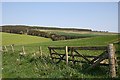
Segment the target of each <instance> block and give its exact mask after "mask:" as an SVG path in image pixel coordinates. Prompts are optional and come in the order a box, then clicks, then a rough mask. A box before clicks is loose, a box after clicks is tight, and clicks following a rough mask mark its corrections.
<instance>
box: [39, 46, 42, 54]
mask: <svg viewBox="0 0 120 80" xmlns="http://www.w3.org/2000/svg"><path fill="white" fill-rule="evenodd" d="M39 53H40V56H42V48H41V46H39Z"/></svg>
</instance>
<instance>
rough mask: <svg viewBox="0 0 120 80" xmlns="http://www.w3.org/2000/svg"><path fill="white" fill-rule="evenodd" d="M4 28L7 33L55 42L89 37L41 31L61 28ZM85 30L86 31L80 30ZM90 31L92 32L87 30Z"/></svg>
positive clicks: (20, 26) (3, 30)
mask: <svg viewBox="0 0 120 80" xmlns="http://www.w3.org/2000/svg"><path fill="white" fill-rule="evenodd" d="M0 28H2V32H7V33H15V34H27V35H32V36H40V37H45V38H51V39H52V40H53V41H57V40H67V39H76V38H85V37H89V36H70V35H58V34H55V33H54V34H53V33H49V32H44V31H40V30H41V29H44V30H45V29H54V30H56V29H59V28H48V27H47V28H46V27H44V28H43V27H30V26H22V25H17V26H11V25H10V26H0ZM60 29H61V30H63V29H64V30H70V29H66V28H63V29H62V28H60ZM72 30H77V29H72ZM79 30H83V31H85V30H84V29H78V31H79ZM86 31H90V30H86Z"/></svg>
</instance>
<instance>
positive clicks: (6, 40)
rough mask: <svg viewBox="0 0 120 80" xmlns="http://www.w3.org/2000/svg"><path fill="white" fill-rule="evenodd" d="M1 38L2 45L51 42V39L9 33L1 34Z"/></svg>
mask: <svg viewBox="0 0 120 80" xmlns="http://www.w3.org/2000/svg"><path fill="white" fill-rule="evenodd" d="M0 35H1V36H2V45H10V44H15V45H21V44H31V43H41V42H47V41H51V39H48V38H43V37H36V36H30V35H21V34H12V33H11V34H10V33H1V32H0Z"/></svg>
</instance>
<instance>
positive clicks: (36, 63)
mask: <svg viewBox="0 0 120 80" xmlns="http://www.w3.org/2000/svg"><path fill="white" fill-rule="evenodd" d="M0 34H2V35H3V37H2V43H3V45H10V44H14V49H15V52H14V53H13V52H12V51H11V47H10V46H7V48H8V50H9V52H3V55H2V56H3V59H2V62H3V66H2V67H3V68H2V76H3V78H108V77H109V76H108V67H96V68H95V69H94V70H91V71H89V72H85V71H84V70H83V69H84V67H85V66H87V65H86V64H83V65H82V64H79V63H78V64H75V65H72V63H69V65H65V62H64V61H62V62H60V63H59V64H55V63H53V62H52V60H51V59H50V56H49V50H48V46H107V45H108V44H110V43H113V42H115V41H118V36H117V35H104V36H95V37H90V38H83V39H72V40H62V41H51V40H50V39H47V38H42V37H35V36H29V35H19V34H9V33H0ZM22 46H24V47H25V51H26V53H27V54H26V56H25V57H22V58H21V59H20V56H19V53H20V52H21V51H22ZM39 46H41V48H42V57H39V58H38V56H39V55H40V54H38V55H37V56H36V57H33V56H32V55H33V54H34V53H35V52H36V53H37V52H38V50H39ZM115 46H116V48H117V51H118V53H117V56H120V54H119V50H120V49H119V48H120V47H118V44H115ZM3 49H4V47H3ZM88 53H89V54H90V55H95V54H96V55H99V53H100V52H99V53H93V52H89V51H86V52H85V54H88ZM119 70H120V69H119ZM117 76H118V77H120V73H119V72H118V74H117Z"/></svg>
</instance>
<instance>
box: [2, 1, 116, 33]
mask: <svg viewBox="0 0 120 80" xmlns="http://www.w3.org/2000/svg"><path fill="white" fill-rule="evenodd" d="M2 24H3V25H4V24H19V25H20V24H25V25H43V26H57V27H67V28H69V27H70V28H89V29H92V30H98V31H101V30H103V31H110V32H118V3H117V2H2Z"/></svg>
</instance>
